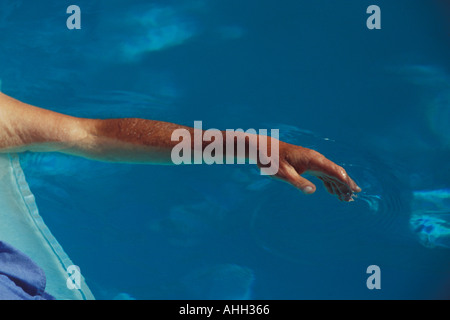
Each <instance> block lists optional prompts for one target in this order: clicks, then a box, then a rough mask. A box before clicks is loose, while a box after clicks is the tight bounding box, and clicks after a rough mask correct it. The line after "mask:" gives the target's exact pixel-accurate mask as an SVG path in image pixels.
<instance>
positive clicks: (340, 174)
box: [275, 141, 361, 202]
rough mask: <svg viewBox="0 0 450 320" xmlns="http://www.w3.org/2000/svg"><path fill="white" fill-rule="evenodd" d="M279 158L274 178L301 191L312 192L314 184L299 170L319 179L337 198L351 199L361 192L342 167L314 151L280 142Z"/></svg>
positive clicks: (314, 189) (342, 199)
mask: <svg viewBox="0 0 450 320" xmlns="http://www.w3.org/2000/svg"><path fill="white" fill-rule="evenodd" d="M279 159H280V160H279V169H278V173H277V174H276V175H275V177H276V178H279V179H281V180H283V181H286V182H288V183H290V184H292V185H293V186H294V187H296V188H298V189H300V190H301V191H302V192H303V193H305V194H311V193H314V192H315V191H316V186H315V185H314V184H313V183H312V182H310V181H309V180H307V179H305V178H303V177H302V176H301V175H302V174H303V173H308V174H310V175H312V176H315V177H317V178H318V179H320V180H321V181H322V182H323V184H324V186H325V188H326V189H327V191H328V192H329V193H330V194H332V195H336V196H337V197H338V199H339V200H341V201H346V202H349V201H353V196H354V195H355V193H357V192H360V191H361V188H360V187H358V186H357V185H356V183H355V182H354V181H353V180H352V179H351V178H350V177H349V175H348V174H347V172H346V171H345V170H344V168H342V167H340V166H338V165H337V164H335V163H334V162H332V161H330V160H328V159H327V158H325V157H324V156H323V155H322V154H320V153H319V152H316V151H314V150H311V149H307V148H303V147H300V146H295V145H292V144H288V143H285V142H282V141H280V145H279Z"/></svg>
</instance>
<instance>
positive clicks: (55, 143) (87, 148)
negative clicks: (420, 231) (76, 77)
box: [0, 93, 361, 201]
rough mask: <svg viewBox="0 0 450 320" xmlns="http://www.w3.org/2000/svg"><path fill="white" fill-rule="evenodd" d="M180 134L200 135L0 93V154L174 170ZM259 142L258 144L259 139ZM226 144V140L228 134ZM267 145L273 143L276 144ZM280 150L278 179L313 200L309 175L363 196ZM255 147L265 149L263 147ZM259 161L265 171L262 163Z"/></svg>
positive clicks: (301, 155) (307, 157) (335, 172)
mask: <svg viewBox="0 0 450 320" xmlns="http://www.w3.org/2000/svg"><path fill="white" fill-rule="evenodd" d="M177 129H184V130H186V131H187V132H189V134H191V135H194V133H195V130H200V129H195V128H191V127H187V126H182V125H178V124H174V123H170V122H164V121H157V120H147V119H138V118H122V119H86V118H78V117H72V116H68V115H64V114H60V113H57V112H53V111H50V110H47V109H42V108H39V107H35V106H31V105H29V104H26V103H23V102H20V101H18V100H16V99H13V98H11V97H9V96H7V95H4V94H1V93H0V152H23V151H33V152H62V153H66V154H72V155H77V156H82V157H85V158H90V159H95V160H100V161H113V162H131V163H149V164H171V163H172V160H171V152H172V150H173V148H174V147H175V145H177V144H178V141H174V140H173V139H172V133H173V132H174V130H177ZM256 138H257V139H256V141H257V142H259V139H260V136H257V137H256ZM223 139H226V134H224V135H223ZM240 139H244V140H245V144H246V148H247V149H249V148H250V147H251V146H253V145H251V142H250V141H249V140H250V139H247V138H246V136H245V135H238V136H237V141H236V143H239V140H240ZM267 139H268V141H269V142H270V141H271V139H274V138H271V137H267ZM209 143H210V142H208V141H202V144H201V146H200V148H201V149H202V150H203V149H204V148H206V146H208V144H209ZM223 145H226V141H223ZM268 145H269V146H270V145H271V144H270V143H268ZM278 145H279V149H278V150H279V153H278V158H277V161H278V165H279V168H278V171H277V172H276V174H275V175H274V177H276V178H278V179H281V180H283V181H285V182H288V183H290V184H292V185H293V186H294V187H296V188H298V189H299V190H301V191H303V192H304V193H305V194H310V193H313V192H314V191H315V190H316V187H315V185H314V184H313V183H312V182H310V181H309V180H307V179H305V178H304V177H302V176H301V175H302V174H304V173H309V174H311V175H313V176H316V177H317V178H318V179H320V180H321V181H322V182H323V183H324V186H325V188H326V189H327V190H328V192H330V193H331V194H334V195H336V196H337V197H338V198H339V199H340V200H342V201H351V200H352V196H353V195H354V194H355V193H357V192H359V191H361V189H360V188H359V187H358V186H357V185H356V183H355V182H354V181H353V180H352V179H351V178H350V177H349V176H348V174H347V173H346V171H345V170H344V169H343V168H342V167H340V166H338V165H336V164H335V163H333V162H332V161H330V160H328V159H327V158H325V157H324V156H323V155H321V154H320V153H318V152H316V151H314V150H311V149H307V148H303V147H300V146H296V145H292V144H288V143H285V142H282V141H278ZM255 147H256V148H260V147H261V145H260V144H257V145H256V146H255ZM194 148H195V146H194V145H192V149H194ZM247 155H248V154H246V156H247ZM254 160H255V161H256V162H257V164H258V165H259V166H260V167H263V166H262V165H261V163H260V161H259V160H260V159H254Z"/></svg>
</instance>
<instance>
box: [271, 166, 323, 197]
mask: <svg viewBox="0 0 450 320" xmlns="http://www.w3.org/2000/svg"><path fill="white" fill-rule="evenodd" d="M280 177H281V178H283V179H284V180H286V181H287V182H289V183H290V184H292V185H293V186H294V187H296V188H297V189H300V190H301V191H302V192H303V193H304V194H311V193H314V192H315V191H316V186H315V185H314V184H313V183H312V182H311V181H309V180H307V179H305V178H303V177H302V176H300V175H299V174H298V172H297V171H296V170H295V169H294V168H293V167H292V166H291V165H285V166H283V170H282V174H281V176H280Z"/></svg>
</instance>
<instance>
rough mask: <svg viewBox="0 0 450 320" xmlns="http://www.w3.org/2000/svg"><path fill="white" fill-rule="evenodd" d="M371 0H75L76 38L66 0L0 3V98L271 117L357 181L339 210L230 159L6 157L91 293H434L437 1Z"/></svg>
mask: <svg viewBox="0 0 450 320" xmlns="http://www.w3.org/2000/svg"><path fill="white" fill-rule="evenodd" d="M372 2H373V1H350V2H347V3H346V4H345V5H344V4H343V3H341V2H336V1H321V2H310V1H284V2H282V3H280V2H273V1H265V0H264V1H261V0H259V1H253V0H249V1H234V0H231V1H230V0H228V1H219V0H218V1H202V0H200V1H174V2H170V3H167V2H165V1H136V0H134V1H119V0H116V1H95V2H94V1H85V0H76V1H74V3H73V4H76V5H78V6H79V7H80V8H81V15H82V20H81V25H82V28H81V29H80V30H68V29H67V27H66V19H67V17H68V16H69V15H68V14H67V13H66V8H67V6H66V4H65V3H59V4H56V3H55V2H52V1H39V2H35V3H28V2H24V1H16V2H9V3H6V2H2V3H1V4H0V29H1V39H2V46H1V47H0V57H1V58H0V61H1V62H0V66H1V68H0V72H1V73H0V78H1V80H2V81H1V85H2V90H3V91H4V92H5V93H7V94H10V95H12V96H14V97H16V98H18V99H21V100H23V101H25V102H28V103H31V104H35V105H38V106H41V107H46V108H49V109H52V110H55V111H59V112H63V113H67V114H71V115H76V116H82V117H101V118H112V117H141V118H149V119H157V120H164V121H171V122H176V123H180V124H184V125H189V126H192V125H193V123H194V121H195V120H202V121H203V126H204V128H220V129H227V128H230V129H236V128H243V129H248V128H255V129H260V128H266V129H271V128H277V129H279V130H280V138H281V140H284V141H287V142H291V143H296V144H299V145H302V146H305V147H310V148H313V149H315V150H317V151H319V152H321V153H323V154H324V155H326V156H327V157H329V158H330V159H332V160H333V161H335V162H337V163H339V164H341V165H342V166H343V167H344V168H346V169H347V170H348V172H349V174H350V175H351V176H352V177H354V179H355V180H356V182H357V183H358V184H359V185H360V186H361V188H362V189H363V192H362V193H361V194H360V196H359V197H358V199H356V201H355V202H353V203H340V202H339V201H337V200H336V199H334V198H333V197H331V196H329V195H328V194H327V193H326V192H325V191H324V188H323V187H322V186H321V185H320V183H319V181H317V180H313V181H314V183H316V185H317V186H318V188H317V189H318V190H317V192H316V193H315V194H314V195H311V196H304V195H302V194H300V193H299V192H298V191H296V190H295V189H293V188H292V187H290V186H289V185H287V184H284V183H281V182H278V181H274V180H272V179H270V178H267V177H263V176H260V175H259V173H258V171H257V170H256V168H254V167H252V166H249V165H216V166H208V165H191V166H148V165H131V164H112V163H101V162H94V161H90V160H86V159H82V158H76V157H71V156H67V155H62V154H56V153H49V154H32V153H26V154H22V155H20V159H21V164H22V167H23V169H24V172H25V175H26V177H27V181H28V183H29V185H30V188H31V190H32V192H33V193H34V195H35V196H36V201H37V205H38V208H39V210H40V214H41V215H42V217H43V218H44V220H45V222H46V224H47V225H48V226H49V228H50V230H51V231H52V233H53V234H54V235H55V237H56V238H57V239H58V241H59V242H60V243H61V245H62V246H63V248H64V249H65V251H66V252H67V253H68V255H69V256H70V257H71V260H72V261H73V262H74V263H76V264H77V265H78V266H79V267H80V269H81V272H82V274H83V276H84V277H85V279H86V282H87V284H88V285H89V286H90V289H91V290H92V292H93V294H94V295H95V296H96V298H98V299H113V298H117V299H436V298H440V299H442V298H447V299H448V298H449V297H450V294H449V292H450V268H449V267H450V251H449V250H450V206H449V198H450V185H449V181H450V170H449V161H448V160H449V155H450V151H449V150H450V149H449V147H450V144H449V137H450V133H449V131H448V125H447V123H448V119H450V118H449V114H450V113H449V110H450V109H449V108H450V106H449V97H450V80H449V79H450V78H449V77H450V76H449V60H448V57H449V56H450V55H449V51H450V46H449V42H448V30H449V24H448V21H447V20H448V19H447V20H446V19H445V17H446V14H448V12H449V11H448V10H449V8H448V5H446V4H445V2H444V1H437V0H436V1H404V0H400V1H395V3H392V1H391V2H389V1H384V0H383V1H375V2H373V3H372ZM371 4H377V5H378V6H379V7H380V8H381V15H382V20H381V21H382V22H381V24H382V29H381V30H368V29H367V27H366V19H367V17H368V14H367V13H366V9H367V7H368V6H369V5H371ZM370 265H378V266H379V267H380V270H381V289H379V290H369V289H368V288H367V286H366V280H367V278H368V276H369V274H367V273H366V270H367V267H368V266H370ZM62 285H65V284H62Z"/></svg>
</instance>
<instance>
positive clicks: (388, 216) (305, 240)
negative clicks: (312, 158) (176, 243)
mask: <svg viewBox="0 0 450 320" xmlns="http://www.w3.org/2000/svg"><path fill="white" fill-rule="evenodd" d="M272 127H273V126H272ZM278 127H279V128H280V126H278ZM281 127H282V128H281V129H280V138H281V140H284V141H286V142H290V143H294V144H298V145H302V146H305V147H309V148H312V149H315V150H317V151H319V152H321V153H323V154H324V155H325V156H327V157H328V158H329V159H331V160H333V161H335V162H336V163H338V164H339V165H341V166H343V167H344V168H345V169H346V170H347V172H348V173H349V175H350V176H351V177H352V178H354V180H355V181H356V183H357V184H358V185H359V186H360V187H361V188H362V190H363V191H362V192H361V193H360V194H358V197H357V199H356V201H354V202H351V203H343V202H339V201H338V200H337V199H336V198H335V197H332V196H330V195H329V194H328V193H326V192H325V191H324V190H325V189H324V188H323V186H322V185H321V182H320V181H319V180H317V179H315V178H314V177H309V178H310V179H311V181H313V182H314V183H315V184H316V185H317V187H318V188H317V191H316V194H314V195H311V196H304V195H302V194H300V193H299V191H297V190H295V189H294V188H292V187H291V186H289V185H287V184H286V185H280V184H279V183H278V182H273V183H270V184H269V185H268V186H267V187H266V190H264V193H265V194H267V196H265V197H264V198H262V199H261V202H260V205H259V206H258V208H257V209H256V210H255V212H254V214H253V217H252V220H251V230H252V234H253V236H254V238H255V239H256V241H257V242H258V243H259V244H260V246H261V247H263V248H264V249H265V250H267V251H270V252H272V253H274V254H277V255H279V256H283V257H285V258H288V259H291V260H296V261H301V262H302V263H305V262H306V261H310V262H311V263H317V261H322V262H327V261H329V259H330V258H332V259H346V258H349V257H352V258H356V259H364V257H365V256H367V254H368V253H369V252H370V255H371V256H372V257H373V256H377V257H386V256H387V255H389V252H391V256H393V255H395V253H394V252H393V251H394V250H392V246H393V245H395V244H396V245H397V246H398V245H400V246H404V245H405V244H406V245H408V244H409V243H411V241H410V239H411V238H412V237H411V236H412V234H411V232H410V230H409V227H408V225H409V224H408V219H409V216H410V198H411V197H410V193H409V191H408V190H407V189H406V188H404V187H403V186H402V184H401V183H400V181H399V179H398V178H397V177H396V176H395V174H393V171H392V169H390V168H388V167H387V166H386V165H384V164H383V163H382V162H381V161H379V160H377V159H376V158H375V157H373V156H371V155H370V154H366V153H359V152H356V151H355V148H351V147H350V146H347V145H346V144H344V143H339V142H336V141H333V140H331V139H327V138H322V137H318V136H316V135H315V134H313V133H311V132H306V131H302V130H300V129H297V128H295V127H283V126H281ZM394 241H395V242H394ZM413 242H414V241H413Z"/></svg>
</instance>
